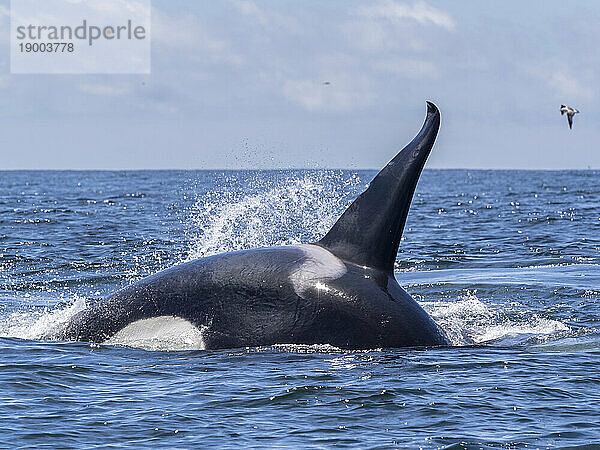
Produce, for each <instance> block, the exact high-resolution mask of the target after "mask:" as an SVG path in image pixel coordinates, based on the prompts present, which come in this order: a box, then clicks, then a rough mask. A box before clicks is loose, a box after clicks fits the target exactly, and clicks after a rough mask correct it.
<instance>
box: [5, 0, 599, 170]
mask: <svg viewBox="0 0 600 450" xmlns="http://www.w3.org/2000/svg"><path fill="white" fill-rule="evenodd" d="M98 1H100V0H98ZM9 8H10V3H9V2H8V1H7V0H0V169H172V168H177V169H237V168H305V167H306V168H353V169H363V168H364V169H373V168H380V167H382V166H383V165H384V164H385V163H386V162H387V161H388V160H389V159H391V158H392V157H393V156H394V154H395V153H396V152H397V151H398V150H400V149H401V148H402V147H403V146H404V145H405V144H406V143H408V142H409V141H410V140H411V139H412V138H413V136H414V135H415V134H416V133H417V132H418V130H419V128H420V127H421V125H422V121H423V119H424V116H425V109H426V105H425V101H426V100H431V101H433V102H435V103H436V104H437V105H438V107H439V108H440V110H441V112H442V125H441V129H440V134H439V137H438V140H437V143H436V146H435V148H434V150H433V152H432V154H431V157H430V159H429V161H428V163H427V167H430V168H489V169H507V168H515V169H585V168H590V167H591V168H596V169H598V168H600V151H599V150H598V147H597V145H596V142H598V141H599V139H600V127H599V126H598V125H597V124H598V123H600V122H599V121H600V108H599V107H598V106H597V105H598V99H599V94H600V92H599V89H600V58H598V50H597V45H598V43H599V42H600V27H599V26H598V24H599V23H600V2H597V1H595V0H589V1H577V0H570V1H568V2H567V1H564V0H560V1H553V0H543V1H534V0H529V1H522V0H519V1H509V0H503V1H480V0H461V1H451V0H446V1H443V0H440V1H435V0H427V1H420V0H419V1H404V0H373V1H356V0H343V1H342V0H327V1H315V0H294V1H292V0H262V1H259V0H222V1H216V0H202V1H183V0H153V1H152V29H151V38H152V41H151V42H152V43H151V45H152V50H151V51H152V54H151V56H152V63H151V73H150V74H149V75H11V74H10V58H9V29H10V9H9ZM325 82H329V83H328V84H324V83H325ZM562 103H564V104H568V105H571V106H573V107H575V108H577V109H579V110H580V111H581V113H580V114H578V115H576V116H575V119H574V126H573V130H569V128H568V125H567V120H566V117H564V116H561V115H560V112H559V107H560V105H561V104H562Z"/></svg>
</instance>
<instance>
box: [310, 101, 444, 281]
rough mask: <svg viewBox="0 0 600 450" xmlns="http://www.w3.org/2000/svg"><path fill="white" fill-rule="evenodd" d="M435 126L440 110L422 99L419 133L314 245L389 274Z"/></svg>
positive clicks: (431, 142)
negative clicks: (423, 111)
mask: <svg viewBox="0 0 600 450" xmlns="http://www.w3.org/2000/svg"><path fill="white" fill-rule="evenodd" d="M439 127H440V112H439V110H438V108H437V107H436V106H435V105H434V104H433V103H431V102H427V117H426V118H425V123H424V124H423V127H422V128H421V131H419V134H417V136H415V138H414V139H413V140H412V142H411V143H410V144H408V145H407V146H406V147H404V149H402V150H401V151H400V153H398V154H397V155H396V156H395V157H394V159H392V160H391V161H390V162H389V163H388V165H387V166H385V167H384V168H383V169H382V170H381V172H379V173H378V174H377V176H376V177H375V178H374V179H373V181H371V183H370V185H369V187H368V188H367V190H366V191H364V192H363V193H362V194H360V196H358V198H357V199H356V200H354V202H353V203H352V204H351V205H350V206H349V207H348V209H347V210H346V211H345V212H344V214H342V216H341V217H340V218H339V219H338V221H337V222H336V223H335V224H334V225H333V227H332V228H331V230H329V232H328V233H327V234H326V235H325V236H324V237H323V238H322V239H321V240H320V241H318V242H316V244H317V245H319V246H321V247H324V248H326V249H327V250H329V251H331V252H332V253H333V254H334V255H336V256H338V257H339V258H341V259H343V260H346V261H349V262H352V263H355V264H358V265H362V266H367V267H372V268H375V269H379V270H382V271H384V272H387V273H389V274H392V273H393V271H394V262H395V260H396V254H397V253H398V245H399V244H400V238H401V237H402V231H403V229H404V223H405V222H406V216H407V215H408V210H409V208H410V203H411V201H412V197H413V193H414V191H415V187H416V185H417V181H418V180H419V176H420V175H421V171H422V170H423V166H424V165H425V161H426V160H427V157H428V156H429V153H430V152H431V149H432V147H433V143H434V142H435V138H436V136H437V133H438V129H439Z"/></svg>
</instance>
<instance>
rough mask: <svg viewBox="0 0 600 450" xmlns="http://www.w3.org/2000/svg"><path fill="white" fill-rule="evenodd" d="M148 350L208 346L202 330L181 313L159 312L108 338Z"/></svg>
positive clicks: (200, 348)
mask: <svg viewBox="0 0 600 450" xmlns="http://www.w3.org/2000/svg"><path fill="white" fill-rule="evenodd" d="M104 344H108V345H122V346H126V347H135V348H141V349H144V350H155V351H156V350H160V351H165V350H166V351H169V350H171V351H181V350H204V349H205V348H206V345H205V343H204V337H203V335H202V330H200V329H198V328H196V327H195V326H194V325H193V324H191V323H190V322H188V321H187V320H185V319H182V318H181V317H174V316H158V317H152V318H150V319H142V320H138V321H136V322H133V323H130V324H129V325H127V326H126V327H125V328H123V329H122V330H120V331H118V332H117V333H115V334H114V335H113V336H112V337H111V338H110V339H108V340H107V341H105V342H104Z"/></svg>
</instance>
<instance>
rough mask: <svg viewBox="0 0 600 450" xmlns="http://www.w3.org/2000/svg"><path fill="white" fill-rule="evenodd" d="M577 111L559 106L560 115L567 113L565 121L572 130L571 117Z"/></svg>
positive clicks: (565, 106)
mask: <svg viewBox="0 0 600 450" xmlns="http://www.w3.org/2000/svg"><path fill="white" fill-rule="evenodd" d="M578 112H579V111H578V110H576V109H575V108H571V107H570V106H567V105H560V115H561V116H562V115H564V114H565V113H567V119H568V121H569V128H573V116H574V115H575V114H577V113H578Z"/></svg>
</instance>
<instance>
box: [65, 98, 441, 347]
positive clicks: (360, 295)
mask: <svg viewBox="0 0 600 450" xmlns="http://www.w3.org/2000/svg"><path fill="white" fill-rule="evenodd" d="M439 125H440V113H439V110H438V108H437V107H436V106H435V105H434V104H433V103H431V102H427V115H426V119H425V122H424V124H423V126H422V128H421V130H420V132H419V133H418V134H417V136H416V137H415V138H414V139H413V140H412V141H411V142H410V143H409V144H408V145H407V146H406V147H405V148H404V149H403V150H401V151H400V152H399V153H398V154H397V155H396V156H395V157H394V158H393V159H392V160H391V161H390V162H389V163H388V164H387V165H386V166H385V167H384V168H383V169H382V170H381V171H380V172H379V173H378V174H377V176H376V177H375V178H374V179H373V180H372V181H371V183H370V185H369V187H368V188H367V190H365V191H364V192H363V193H362V194H361V195H359V196H358V197H357V198H356V200H355V201H354V202H353V203H352V204H351V205H350V206H349V207H348V209H347V210H346V211H345V212H344V213H343V214H342V216H341V217H340V218H339V219H338V221H337V222H336V223H335V224H334V225H333V227H332V228H331V229H330V230H329V232H328V233H327V234H326V235H325V236H324V237H323V238H322V239H321V240H319V241H317V242H314V243H311V244H301V245H294V246H284V247H270V248H257V249H251V250H243V251H237V252H230V253H223V254H218V255H213V256H209V257H206V258H200V259H197V260H193V261H189V262H186V263H183V264H180V265H177V266H174V267H171V268H169V269H166V270H163V271H161V272H158V273H156V274H154V275H151V276H149V277H147V278H145V279H143V280H141V281H138V282H137V283H135V284H133V285H131V286H129V287H126V288H124V289H122V290H120V291H118V292H116V293H115V294H113V295H111V296H109V297H107V298H105V299H103V300H101V301H99V302H97V303H96V304H94V305H92V306H91V307H89V308H87V309H84V310H83V311H81V312H79V313H78V314H76V315H75V316H73V317H72V318H71V319H70V320H69V321H68V323H67V324H66V325H65V326H64V328H63V329H62V330H61V331H60V332H58V334H57V336H55V337H57V338H58V339H62V340H72V341H86V342H98V343H102V342H107V343H112V342H114V341H115V337H118V336H121V335H124V334H127V333H128V332H133V333H139V332H140V330H141V329H145V330H146V332H147V331H148V330H150V331H152V330H154V331H156V332H160V330H162V329H165V328H169V327H168V324H169V323H173V324H179V325H181V324H185V327H186V328H187V329H188V331H189V330H190V329H191V330H192V331H191V333H192V334H193V335H194V336H196V337H197V338H198V339H199V340H200V341H201V348H205V349H220V348H235V347H249V346H263V345H274V344H330V345H333V346H335V347H339V348H345V349H367V348H384V347H416V346H444V345H449V341H448V339H447V338H446V336H445V334H444V332H443V331H442V330H441V328H440V327H439V326H438V325H437V324H436V323H435V321H434V320H433V319H432V318H431V317H430V316H429V315H428V314H427V313H426V312H425V310H423V308H422V307H421V306H420V305H419V304H418V303H417V302H416V301H415V300H414V299H413V298H412V297H411V296H410V295H409V294H408V293H407V292H406V291H404V290H403V289H402V288H401V287H400V285H399V284H398V282H397V281H396V279H395V277H394V262H395V259H396V254H397V251H398V246H399V243H400V239H401V237H402V231H403V228H404V224H405V222H406V217H407V215H408V211H409V207H410V203H411V201H412V197H413V194H414V190H415V187H416V185H417V181H418V179H419V176H420V174H421V171H422V169H423V166H424V165H425V162H426V160H427V157H428V156H429V153H430V152H431V149H432V147H433V144H434V142H435V139H436V136H437V133H438V129H439ZM157 324H158V325H157ZM165 324H167V325H165ZM157 330H158V331H157Z"/></svg>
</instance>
